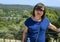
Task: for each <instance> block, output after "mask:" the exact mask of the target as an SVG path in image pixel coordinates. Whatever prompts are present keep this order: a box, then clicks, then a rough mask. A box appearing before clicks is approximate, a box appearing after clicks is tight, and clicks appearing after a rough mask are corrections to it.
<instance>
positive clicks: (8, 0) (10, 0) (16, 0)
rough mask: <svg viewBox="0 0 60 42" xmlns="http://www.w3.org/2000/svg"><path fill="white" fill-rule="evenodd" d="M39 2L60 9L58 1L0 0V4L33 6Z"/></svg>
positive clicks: (59, 1)
mask: <svg viewBox="0 0 60 42" xmlns="http://www.w3.org/2000/svg"><path fill="white" fill-rule="evenodd" d="M40 2H41V3H43V4H45V5H46V6H56V7H60V0H0V3H1V4H23V5H35V4H37V3H40Z"/></svg>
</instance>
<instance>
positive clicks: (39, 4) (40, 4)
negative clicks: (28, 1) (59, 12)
mask: <svg viewBox="0 0 60 42" xmlns="http://www.w3.org/2000/svg"><path fill="white" fill-rule="evenodd" d="M38 6H39V7H41V6H44V11H43V12H44V13H43V15H42V17H41V18H42V19H43V18H44V17H45V5H44V4H42V3H38V4H36V5H35V7H34V8H33V13H32V15H33V16H35V8H36V7H38Z"/></svg>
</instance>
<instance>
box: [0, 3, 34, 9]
mask: <svg viewBox="0 0 60 42" xmlns="http://www.w3.org/2000/svg"><path fill="white" fill-rule="evenodd" d="M0 8H7V9H9V8H11V9H12V8H13V9H17V10H31V9H32V8H33V6H30V5H18V4H16V5H14V4H13V5H6V4H0Z"/></svg>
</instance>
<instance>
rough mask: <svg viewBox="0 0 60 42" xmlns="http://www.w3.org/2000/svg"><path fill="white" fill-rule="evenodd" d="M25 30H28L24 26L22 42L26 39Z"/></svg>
mask: <svg viewBox="0 0 60 42" xmlns="http://www.w3.org/2000/svg"><path fill="white" fill-rule="evenodd" d="M27 30H28V28H27V26H24V31H23V37H22V42H24V41H25V39H26V35H27Z"/></svg>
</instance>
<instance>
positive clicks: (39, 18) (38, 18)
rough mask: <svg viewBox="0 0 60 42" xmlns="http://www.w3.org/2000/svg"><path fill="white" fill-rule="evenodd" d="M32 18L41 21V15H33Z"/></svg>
mask: <svg viewBox="0 0 60 42" xmlns="http://www.w3.org/2000/svg"><path fill="white" fill-rule="evenodd" d="M33 19H34V20H35V21H41V20H42V19H41V17H37V16H36V17H33Z"/></svg>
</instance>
